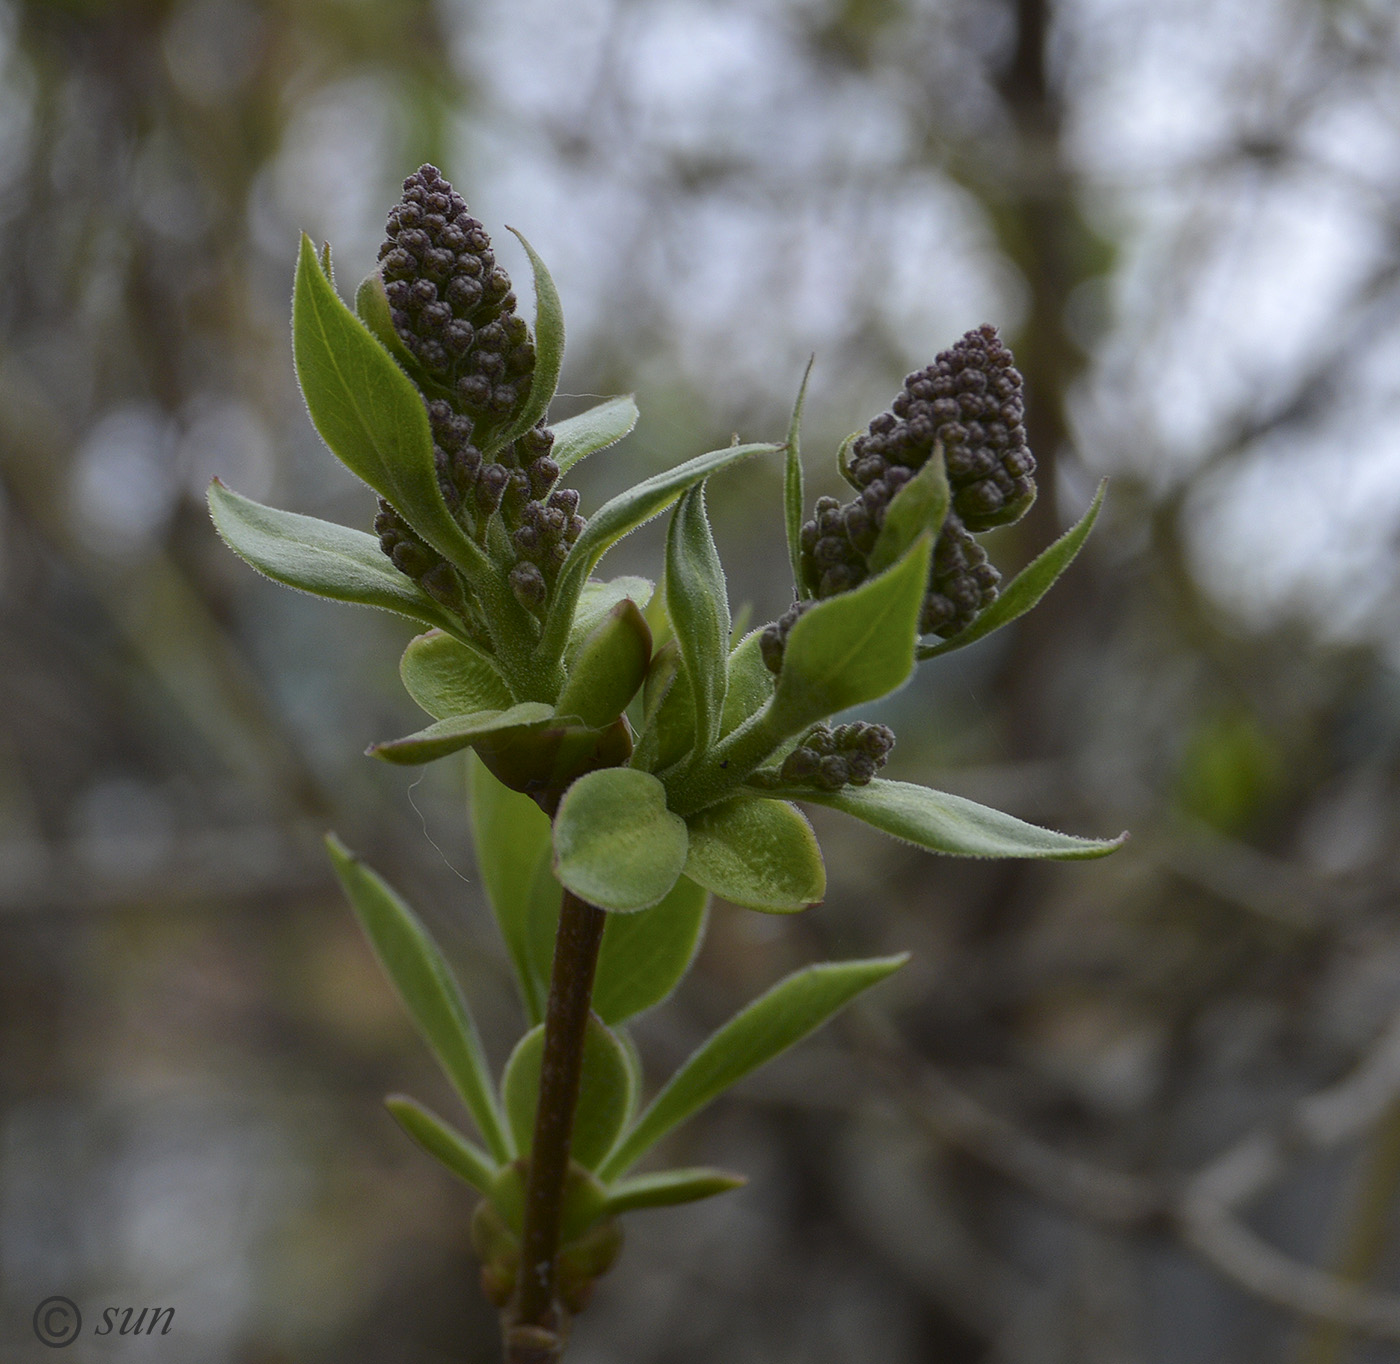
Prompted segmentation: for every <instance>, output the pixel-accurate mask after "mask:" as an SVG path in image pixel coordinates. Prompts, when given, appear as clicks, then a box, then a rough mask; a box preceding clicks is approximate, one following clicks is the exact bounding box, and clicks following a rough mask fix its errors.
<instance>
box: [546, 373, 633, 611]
mask: <svg viewBox="0 0 1400 1364" xmlns="http://www.w3.org/2000/svg"><path fill="white" fill-rule="evenodd" d="M637 416H638V413H637V404H636V403H635V402H634V401H633V398H632V395H631V394H630V393H624V394H623V395H622V396H621V397H620V398H609V399H608V400H607V401H606V402H602V403H599V404H598V406H597V407H590V408H589V409H588V411H587V412H580V413H579V414H578V416H576V417H569V418H567V419H566V420H564V421H562V422H557V423H555V426H554V449H553V450H551V451H550V457H551V458H552V459H553V460H554V462H555V463H556V464H557V465H558V466H559V473H560V474H561V476H562V475H563V474H567V473H568V472H569V470H570V469H572V468H573V467H574V465H575V464H577V463H578V462H579V460H581V459H586V458H587V457H588V456H589V455H592V454H596V453H597V452H598V451H599V450H606V449H607V448H608V446H610V445H616V444H617V443H618V441H620V440H621V439H622V438H623V437H624V436H625V435H627V434H629V433H630V432H631V430H632V428H633V427H634V426H636V424H637ZM639 605H640V603H639Z"/></svg>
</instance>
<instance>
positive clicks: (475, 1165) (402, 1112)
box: [384, 1094, 497, 1193]
mask: <svg viewBox="0 0 1400 1364" xmlns="http://www.w3.org/2000/svg"><path fill="white" fill-rule="evenodd" d="M384 1107H385V1108H387V1109H388V1110H389V1112H390V1113H392V1114H393V1116H394V1121H395V1122H397V1123H398V1125H399V1126H400V1127H402V1128H403V1130H404V1131H405V1132H407V1133H408V1135H409V1136H410V1137H412V1138H413V1140H414V1141H416V1142H417V1143H418V1145H419V1146H421V1147H422V1148H423V1150H425V1151H426V1152H427V1153H428V1154H429V1155H430V1156H432V1157H433V1158H434V1159H435V1160H439V1161H441V1162H442V1164H444V1165H445V1166H446V1167H447V1168H448V1169H449V1170H451V1171H452V1173H453V1174H454V1175H456V1176H457V1178H458V1179H462V1180H465V1181H466V1182H467V1183H468V1184H470V1185H471V1186H472V1188H473V1189H477V1190H479V1191H480V1192H481V1193H488V1192H490V1189H491V1183H492V1181H493V1180H494V1179H495V1178H496V1170H497V1167H496V1164H495V1162H494V1161H492V1159H491V1157H490V1156H488V1155H487V1154H486V1152H485V1151H483V1150H482V1149H481V1147H479V1146H478V1145H477V1144H476V1143H475V1142H474V1141H468V1140H467V1139H466V1137H464V1136H463V1135H462V1134H461V1133H460V1132H458V1131H457V1130H456V1128H454V1127H451V1126H449V1125H448V1124H447V1123H445V1122H443V1120H442V1119H441V1118H440V1117H438V1115H437V1114H436V1113H434V1112H433V1111H432V1109H430V1108H425V1107H424V1106H423V1105H422V1104H420V1103H419V1102H418V1101H417V1100H416V1099H410V1098H409V1097H408V1096H407V1095H406V1094H390V1095H389V1097H388V1098H387V1099H385V1100H384Z"/></svg>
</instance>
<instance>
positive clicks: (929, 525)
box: [866, 442, 949, 575]
mask: <svg viewBox="0 0 1400 1364" xmlns="http://www.w3.org/2000/svg"><path fill="white" fill-rule="evenodd" d="M942 452H943V447H942V446H941V445H940V444H938V443H936V442H935V444H934V448H933V455H932V456H931V457H930V459H929V461H928V463H927V464H925V465H924V467H923V468H922V469H920V470H919V472H918V473H917V474H915V475H914V477H913V478H911V479H910V480H909V482H908V483H906V484H905V485H904V486H903V487H902V488H901V489H900V490H899V491H898V492H897V493H896V494H895V495H894V498H893V500H892V501H891V502H890V505H889V507H888V508H887V509H886V511H885V523H884V525H883V526H881V527H880V536H879V538H878V539H877V540H876V541H875V545H874V548H873V549H871V551H870V554H869V557H868V558H867V559H866V564H867V567H868V568H869V570H870V572H871V574H872V575H873V574H876V573H883V572H884V571H885V569H887V568H889V567H890V565H891V564H894V563H897V562H898V561H899V560H900V559H902V558H903V557H904V555H905V553H906V552H907V551H908V549H909V546H910V545H912V544H913V543H914V541H915V540H917V539H918V538H919V536H921V535H922V534H923V533H924V532H925V531H931V532H932V533H933V535H934V537H935V538H937V536H938V532H939V531H940V530H942V528H943V522H944V519H945V518H946V517H947V515H948V496H949V494H948V475H947V472H946V471H945V470H944V468H943V453H942Z"/></svg>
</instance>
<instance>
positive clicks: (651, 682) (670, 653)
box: [631, 639, 695, 772]
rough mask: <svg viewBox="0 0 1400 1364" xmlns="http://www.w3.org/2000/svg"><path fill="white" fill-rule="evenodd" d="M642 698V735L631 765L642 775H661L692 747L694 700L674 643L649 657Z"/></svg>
mask: <svg viewBox="0 0 1400 1364" xmlns="http://www.w3.org/2000/svg"><path fill="white" fill-rule="evenodd" d="M642 696H643V710H642V733H641V736H640V737H639V738H638V740H637V746H636V748H635V749H634V750H633V753H632V764H631V765H632V766H633V767H639V768H641V769H642V770H643V771H645V772H660V771H664V770H665V769H666V768H668V767H670V766H671V765H672V764H673V763H678V762H680V761H681V759H682V758H684V757H685V755H686V754H687V753H689V752H690V750H691V749H692V748H693V747H694V746H695V699H694V697H693V696H692V695H691V692H690V676H689V674H688V673H687V672H686V670H685V665H684V663H682V662H681V654H680V647H679V646H678V645H677V643H676V641H675V640H674V639H668V640H667V641H666V643H665V644H663V645H662V646H661V648H659V649H658V650H657V651H656V653H655V654H654V655H653V656H652V664H651V670H650V671H649V672H648V674H647V680H646V683H645V684H644V687H643V691H642Z"/></svg>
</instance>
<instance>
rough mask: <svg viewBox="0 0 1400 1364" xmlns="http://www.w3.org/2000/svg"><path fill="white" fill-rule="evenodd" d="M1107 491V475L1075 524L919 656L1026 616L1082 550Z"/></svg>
mask: <svg viewBox="0 0 1400 1364" xmlns="http://www.w3.org/2000/svg"><path fill="white" fill-rule="evenodd" d="M1107 491H1108V480H1107V479H1106V478H1105V479H1103V480H1102V481H1101V482H1100V484H1099V490H1098V492H1096V493H1095V494H1094V500H1093V501H1092V502H1091V503H1090V504H1089V510H1088V511H1086V512H1085V513H1084V515H1083V516H1081V517H1080V518H1079V521H1078V522H1077V523H1076V524H1075V525H1073V526H1071V527H1070V528H1069V530H1067V531H1066V532H1065V533H1064V534H1063V535H1062V536H1060V538H1059V539H1058V540H1056V541H1055V543H1054V544H1053V545H1051V546H1050V547H1049V548H1048V549H1045V550H1042V551H1041V553H1040V554H1038V555H1036V557H1035V558H1034V559H1032V560H1031V562H1030V563H1028V564H1027V565H1026V566H1025V568H1023V569H1022V570H1021V571H1020V572H1019V573H1018V574H1017V575H1016V576H1015V577H1014V578H1012V580H1011V581H1010V582H1009V583H1007V585H1006V586H1005V587H1004V588H1003V589H1002V591H1001V595H1000V596H998V597H997V599H996V600H995V601H994V602H993V603H992V604H991V605H990V606H989V607H988V608H987V609H986V610H985V611H983V612H982V614H981V615H980V616H978V617H977V619H976V620H974V621H973V622H972V624H971V625H969V626H968V627H967V629H966V630H962V631H960V632H959V633H958V634H956V635H954V636H953V637H952V639H945V640H944V641H943V642H942V643H941V644H925V645H922V646H921V647H920V649H919V658H920V660H923V659H926V658H937V657H938V656H939V654H948V653H952V651H953V650H954V649H961V648H962V647H963V646H964V645H965V644H972V643H974V642H975V641H976V640H979V639H982V638H984V637H985V636H986V635H990V634H991V633H992V631H993V630H1000V629H1001V627H1002V626H1003V625H1009V624H1010V623H1011V622H1012V621H1013V620H1016V619H1017V618H1018V617H1020V616H1024V615H1025V614H1026V612H1027V611H1029V610H1030V609H1031V608H1032V607H1033V606H1035V605H1036V603H1037V602H1039V601H1040V599H1041V598H1042V597H1043V596H1044V595H1045V594H1046V593H1047V592H1048V591H1049V590H1050V589H1051V588H1052V587H1053V586H1054V585H1055V580H1056V579H1057V578H1058V577H1059V576H1060V574H1061V573H1063V572H1064V571H1065V569H1067V568H1068V567H1069V566H1070V564H1072V563H1073V562H1074V557H1075V555H1076V554H1078V553H1079V550H1080V548H1081V546H1082V545H1083V544H1084V542H1085V540H1087V539H1088V538H1089V532H1090V531H1091V530H1093V528H1094V522H1095V521H1096V520H1097V519H1098V515H1099V508H1100V507H1102V506H1103V499H1104V494H1105V493H1106V492H1107Z"/></svg>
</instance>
